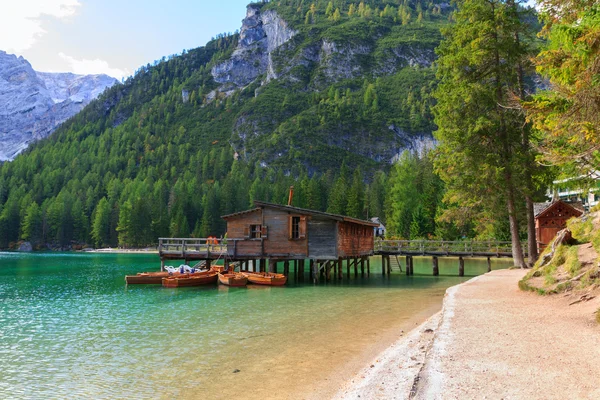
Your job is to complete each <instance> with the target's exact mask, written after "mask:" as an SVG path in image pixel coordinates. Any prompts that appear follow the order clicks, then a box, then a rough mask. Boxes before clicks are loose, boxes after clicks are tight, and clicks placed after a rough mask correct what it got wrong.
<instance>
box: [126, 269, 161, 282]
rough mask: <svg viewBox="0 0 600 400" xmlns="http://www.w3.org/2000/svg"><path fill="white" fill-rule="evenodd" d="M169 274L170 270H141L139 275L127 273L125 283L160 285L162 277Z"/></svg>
mask: <svg viewBox="0 0 600 400" xmlns="http://www.w3.org/2000/svg"><path fill="white" fill-rule="evenodd" d="M168 276H169V273H168V272H140V273H138V274H137V275H126V276H125V283H127V284H128V285H151V284H156V285H160V284H161V283H162V278H166V277H168Z"/></svg>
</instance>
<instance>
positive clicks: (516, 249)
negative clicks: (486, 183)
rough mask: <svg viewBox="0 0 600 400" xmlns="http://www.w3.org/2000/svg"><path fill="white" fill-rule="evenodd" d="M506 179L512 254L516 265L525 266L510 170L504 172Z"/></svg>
mask: <svg viewBox="0 0 600 400" xmlns="http://www.w3.org/2000/svg"><path fill="white" fill-rule="evenodd" d="M504 179H505V181H506V205H507V208H508V220H509V223H510V240H511V243H512V256H513V260H514V263H515V267H519V268H525V259H524V258H523V248H522V246H521V241H520V240H519V221H518V219H517V210H516V207H515V197H514V186H513V182H512V177H511V175H510V173H509V172H507V173H505V174H504Z"/></svg>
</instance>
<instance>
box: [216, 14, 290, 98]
mask: <svg viewBox="0 0 600 400" xmlns="http://www.w3.org/2000/svg"><path fill="white" fill-rule="evenodd" d="M295 34H296V31H294V30H293V29H291V28H289V27H288V25H287V23H286V22H285V21H284V20H283V19H281V18H280V17H279V15H278V14H277V12H275V11H272V10H269V11H266V12H261V9H260V6H255V5H249V6H248V8H247V10H246V18H244V20H243V21H242V29H241V31H240V39H239V43H238V47H237V48H236V49H235V51H234V52H233V54H232V55H231V58H230V59H229V60H227V61H225V62H223V63H221V64H217V65H215V66H214V67H213V69H212V71H211V72H212V75H213V78H214V80H215V81H216V82H218V83H221V84H224V86H225V87H226V89H227V88H231V87H243V86H246V85H248V84H249V83H251V82H252V81H254V80H255V79H256V78H257V77H258V76H260V75H263V74H266V75H267V80H269V79H274V78H276V77H277V76H276V75H275V72H274V70H273V60H272V57H271V55H272V53H273V51H275V50H276V49H277V48H278V47H280V46H281V45H283V44H284V43H286V42H288V41H289V40H290V39H291V38H292V37H294V35H295ZM226 89H222V90H221V91H226Z"/></svg>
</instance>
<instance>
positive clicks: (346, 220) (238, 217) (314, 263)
mask: <svg viewBox="0 0 600 400" xmlns="http://www.w3.org/2000/svg"><path fill="white" fill-rule="evenodd" d="M254 205H255V206H256V207H255V208H253V209H251V210H247V211H242V212H238V213H234V214H229V215H225V216H223V217H222V218H223V219H225V221H227V236H228V238H227V240H228V242H227V256H228V258H229V259H231V260H236V261H242V262H246V264H245V266H246V267H248V266H249V264H248V261H249V260H253V261H254V260H258V264H259V268H260V270H264V269H265V266H264V264H265V259H268V260H269V271H271V272H276V269H277V262H278V261H283V262H284V273H287V272H288V271H287V269H288V268H289V262H290V261H293V262H294V266H295V267H299V276H302V275H303V273H304V260H306V259H308V260H309V261H310V270H311V272H313V275H312V276H313V279H315V280H317V279H318V276H317V274H318V273H319V271H321V270H323V271H324V273H325V274H326V275H327V277H329V275H330V273H331V269H332V268H333V270H334V273H335V274H337V275H338V276H341V275H342V262H343V260H346V263H347V270H348V273H349V271H350V267H351V264H354V268H355V271H356V269H357V267H358V265H359V264H360V266H361V270H363V271H364V267H365V263H366V264H367V269H369V268H370V265H369V259H368V257H369V256H371V255H373V254H374V234H373V232H374V231H373V228H374V227H377V226H379V225H378V224H376V223H373V222H370V221H363V220H360V219H356V218H351V217H347V216H343V215H336V214H330V213H325V212H321V211H315V210H309V209H304V208H298V207H293V206H285V205H279V204H272V203H266V202H262V201H255V202H254ZM229 240H231V243H230V242H229ZM253 265H256V264H253Z"/></svg>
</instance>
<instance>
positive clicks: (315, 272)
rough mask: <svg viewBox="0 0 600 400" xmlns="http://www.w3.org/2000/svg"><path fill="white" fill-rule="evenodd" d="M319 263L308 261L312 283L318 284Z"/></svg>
mask: <svg viewBox="0 0 600 400" xmlns="http://www.w3.org/2000/svg"><path fill="white" fill-rule="evenodd" d="M318 268H319V262H318V261H317V262H315V260H312V259H311V260H310V272H311V274H312V279H313V283H319V269H318Z"/></svg>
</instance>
